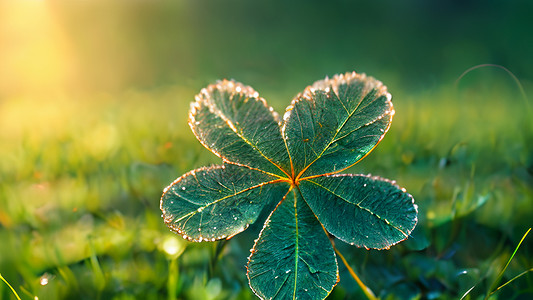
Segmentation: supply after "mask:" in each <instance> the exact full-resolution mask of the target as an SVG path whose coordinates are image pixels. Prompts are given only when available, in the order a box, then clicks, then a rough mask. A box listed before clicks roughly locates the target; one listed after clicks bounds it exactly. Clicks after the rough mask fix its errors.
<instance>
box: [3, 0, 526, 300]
mask: <svg viewBox="0 0 533 300" xmlns="http://www.w3.org/2000/svg"><path fill="white" fill-rule="evenodd" d="M532 14H533V2H532V1H528V0H516V1H480V0H477V1H476V0H466V1H423V0H407V1H392V0H388V1H387V0H381V1H348V0H333V1H327V2H326V1H309V0H307V1H303V0H295V1H244V0H226V1H205V0H197V1H186V0H177V1H163V0H154V1H147V0H144V1H142V0H135V1H125V0H117V1H83V0H76V1H52V0H51V1H44V0H19V1H14V0H6V1H2V2H1V3H0V273H1V275H2V276H3V277H4V278H5V279H6V280H7V281H8V282H9V283H10V284H11V285H12V286H13V287H14V289H15V290H16V291H17V292H18V293H19V295H20V296H21V298H22V299H36V298H39V299H176V298H178V299H255V298H256V297H255V296H254V295H253V293H252V292H251V290H250V289H249V288H248V283H247V279H246V275H245V273H246V270H245V264H246V258H247V256H248V255H249V249H250V248H251V247H252V245H253V240H254V239H255V238H256V237H257V235H258V233H259V230H260V228H261V224H256V226H252V227H251V228H250V229H248V230H247V231H246V232H244V233H242V234H240V235H238V236H237V237H235V238H233V239H232V240H231V241H230V242H218V243H200V244H194V243H189V242H186V241H184V240H183V239H181V238H180V237H179V236H177V235H174V234H173V233H171V232H169V230H168V229H167V228H166V226H165V225H164V224H163V220H162V219H161V217H160V215H161V212H160V211H159V198H160V196H161V193H162V190H163V188H164V187H165V186H166V185H168V184H169V183H171V182H172V181H173V180H174V179H175V178H177V177H179V176H181V175H182V174H183V173H185V172H187V171H189V170H191V169H194V168H198V167H201V166H204V165H208V164H213V163H219V162H220V161H219V159H218V158H217V157H216V156H214V155H213V154H211V153H210V152H209V151H208V150H206V149H203V147H202V146H201V145H200V144H199V142H197V141H196V139H195V138H194V136H193V134H192V133H191V132H190V129H189V127H188V125H187V114H188V109H189V103H190V102H191V101H193V99H194V95H195V94H196V93H198V92H199V91H200V89H201V88H203V87H205V86H206V85H208V84H210V83H213V82H214V81H216V80H217V79H222V78H233V79H235V80H237V81H241V82H243V83H245V84H247V85H251V86H252V87H254V88H255V89H256V90H257V91H258V92H259V93H260V95H262V96H263V97H265V98H266V99H267V101H269V103H270V104H271V105H272V106H273V107H274V108H275V110H277V111H278V112H279V113H281V114H282V113H283V111H284V109H285V107H286V106H287V105H288V104H289V102H290V100H291V99H292V97H293V96H295V95H296V94H297V93H298V92H300V91H302V90H303V89H304V88H305V86H307V85H309V84H312V83H313V82H314V81H316V80H319V79H322V78H324V77H325V76H333V75H334V74H336V73H344V72H347V71H357V72H361V73H363V72H364V73H367V74H368V75H371V76H374V77H376V78H378V79H379V80H381V81H383V82H384V84H385V85H387V86H388V88H389V91H390V92H391V93H392V95H393V103H394V106H395V110H396V115H395V118H394V121H393V124H392V127H391V130H390V131H389V133H388V134H387V136H386V137H385V139H384V140H383V142H381V144H380V145H379V146H378V147H377V148H376V149H375V150H374V152H373V153H372V154H371V155H369V156H368V157H367V158H365V160H364V161H362V162H361V163H360V164H358V165H356V166H354V167H353V168H352V169H351V170H350V171H351V172H353V173H372V174H376V175H378V174H379V175H380V176H383V177H387V178H391V179H396V180H397V181H398V183H399V184H400V185H401V186H403V187H405V188H406V189H407V190H408V191H409V192H410V193H411V194H412V195H413V196H414V198H415V200H416V203H417V204H418V206H419V211H420V216H419V224H418V226H417V229H416V230H415V232H414V234H413V237H412V238H410V239H409V240H407V241H405V242H403V243H400V244H399V245H397V246H395V247H393V248H392V249H391V250H388V251H373V250H371V251H367V250H364V249H358V248H354V247H350V246H347V245H341V242H338V244H337V246H338V247H339V249H340V250H341V252H342V253H344V255H345V256H346V258H347V259H348V261H349V263H350V264H351V266H352V267H353V268H354V269H355V270H356V271H357V272H358V274H359V275H360V277H361V279H362V280H363V282H365V283H366V284H367V285H368V286H369V287H370V288H371V289H372V290H373V291H374V293H375V294H376V295H378V296H380V297H381V298H382V299H413V298H416V299H457V298H460V297H461V296H462V295H463V294H464V293H466V292H467V291H468V290H469V289H470V288H471V287H473V286H474V285H476V284H477V285H476V287H475V288H474V289H473V290H472V291H471V292H470V294H469V296H467V297H470V298H467V299H479V298H480V297H481V298H483V297H484V296H485V295H486V294H487V291H488V290H489V288H490V285H491V284H492V283H493V282H494V281H495V280H496V278H497V276H498V273H499V272H500V271H501V270H502V269H503V267H504V265H505V263H506V262H507V260H508V259H509V257H510V255H511V254H512V253H513V250H514V249H515V247H516V246H517V245H518V242H519V241H520V239H521V238H522V236H523V235H524V233H525V232H526V230H527V229H528V228H530V227H531V226H532V223H533V221H532V220H533V110H532V109H533V108H532V107H531V106H532V105H533V104H532V103H531V101H532V100H531V99H529V100H528V97H529V98H531V97H533V96H532V95H533V55H532V53H533V35H532V34H531V31H532V30H533V18H531V15H532ZM475 66H479V67H478V68H474V69H471V68H472V67H475ZM465 72H466V73H465ZM532 239H533V237H528V238H526V239H525V241H524V243H523V244H522V246H521V248H520V249H519V250H518V251H517V253H516V255H515V257H514V259H513V260H512V262H511V264H510V265H509V267H508V268H507V269H506V271H505V273H504V276H503V280H502V281H501V284H503V283H504V282H507V281H509V280H510V279H512V278H513V277H514V276H517V275H519V274H521V273H522V272H524V271H527V270H530V271H531V268H532V267H533V257H532V255H531V253H533V241H532ZM339 270H340V276H341V281H340V283H339V285H338V286H337V287H336V288H335V289H334V291H333V292H332V294H331V295H330V296H329V297H330V299H359V298H362V297H364V296H363V294H362V293H361V292H360V291H359V290H358V287H357V285H356V284H355V282H353V279H352V278H351V277H350V276H349V274H348V272H347V270H346V269H345V268H344V266H342V265H340V266H339ZM493 297H494V299H530V298H531V297H533V276H532V275H531V273H526V274H525V275H523V276H520V277H519V278H518V279H516V280H514V281H513V282H511V283H510V284H509V285H507V286H505V287H504V288H502V289H501V290H500V291H498V292H497V293H495V294H494V296H493ZM0 299H15V297H14V296H13V295H12V293H11V291H10V289H9V288H8V286H7V285H5V284H4V283H3V282H0Z"/></svg>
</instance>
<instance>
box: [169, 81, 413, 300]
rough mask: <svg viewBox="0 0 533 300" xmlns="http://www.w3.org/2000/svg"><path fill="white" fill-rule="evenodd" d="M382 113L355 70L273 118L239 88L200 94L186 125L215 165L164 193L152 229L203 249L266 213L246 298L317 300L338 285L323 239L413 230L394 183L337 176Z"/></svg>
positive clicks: (380, 92)
mask: <svg viewBox="0 0 533 300" xmlns="http://www.w3.org/2000/svg"><path fill="white" fill-rule="evenodd" d="M393 115H394V110H393V107H392V103H391V96H390V94H389V93H388V92H387V90H386V87H385V86H384V85H383V84H382V83H381V82H380V81H378V80H376V79H374V78H372V77H367V76H365V75H364V74H357V73H355V72H353V73H346V74H342V75H336V76H334V77H333V78H331V79H328V78H326V79H324V80H321V81H317V82H315V83H314V84H313V85H311V86H309V87H307V88H306V89H305V90H304V91H303V92H302V93H301V94H299V95H297V96H296V97H295V98H294V100H293V101H292V103H291V105H290V106H289V107H288V108H287V110H286V112H285V115H284V117H283V120H280V119H279V117H278V114H277V113H276V112H275V111H274V110H273V109H272V108H271V107H269V106H268V105H267V103H266V101H265V100H264V99H263V98H261V97H259V95H258V93H257V92H256V91H255V90H253V89H252V88H251V87H249V86H245V85H243V84H241V83H238V82H235V81H228V80H223V81H219V82H217V83H216V84H214V85H210V86H208V87H207V88H205V89H203V90H202V91H201V92H200V94H198V95H197V96H196V102H194V103H193V104H192V106H191V111H190V116H189V125H190V127H191V129H192V131H193V132H194V134H195V135H196V137H197V138H198V140H199V141H200V142H201V143H202V144H203V145H204V146H205V147H206V148H208V149H209V150H211V151H212V152H213V153H214V154H216V155H217V156H219V157H220V158H222V160H223V164H222V165H217V166H212V167H206V168H200V169H197V170H193V171H190V172H189V173H187V174H185V175H183V176H181V177H179V178H178V179H177V180H175V181H174V182H173V183H172V184H171V185H170V186H168V187H167V188H165V190H164V194H163V196H162V197H161V210H162V212H163V218H164V221H165V223H166V224H167V225H168V226H169V227H170V228H171V229H172V230H174V231H176V232H177V233H179V234H180V235H182V236H183V237H184V238H185V239H188V240H190V241H195V242H202V241H215V240H219V239H227V238H230V237H232V236H234V235H236V234H237V233H240V232H242V231H243V230H245V229H246V228H247V227H248V226H249V225H250V224H252V223H254V222H255V221H256V220H257V218H258V217H259V216H260V215H261V212H263V211H265V210H267V209H268V210H271V212H270V215H269V217H268V219H267V220H266V222H265V224H264V226H263V229H262V231H261V233H260V235H259V238H258V239H257V240H256V242H255V245H254V247H253V249H252V250H251V252H252V254H251V255H250V257H249V259H248V265H247V269H248V279H249V283H250V286H251V288H252V290H253V291H254V292H255V294H256V295H257V296H259V297H260V298H262V299H295V298H306V299H323V298H325V297H326V296H327V295H328V294H329V293H330V292H331V291H332V289H333V287H334V286H335V285H336V284H337V282H338V267H337V261H336V255H335V251H334V246H333V244H332V242H331V240H330V238H329V235H332V236H334V237H336V238H338V239H340V240H342V241H344V242H346V243H350V244H352V245H356V246H358V247H365V248H374V249H387V248H389V247H390V246H392V245H394V244H396V243H398V242H400V241H402V240H404V239H406V238H407V237H409V234H410V233H411V231H412V230H413V229H414V227H415V225H416V222H417V207H416V205H415V204H414V200H413V198H412V196H411V195H409V194H408V193H406V191H405V189H403V188H400V187H398V186H397V185H396V184H395V182H393V181H389V180H387V179H383V178H379V177H373V176H367V175H352V174H341V173H340V172H342V171H343V170H345V169H347V168H349V167H351V166H352V165H354V164H355V163H357V162H358V161H359V160H361V159H362V158H363V157H365V156H366V155H367V154H368V153H369V152H370V151H372V149H374V147H375V146H376V145H377V144H378V143H379V141H381V139H382V138H383V136H384V135H385V133H386V132H387V130H388V129H389V127H390V124H391V121H392V117H393Z"/></svg>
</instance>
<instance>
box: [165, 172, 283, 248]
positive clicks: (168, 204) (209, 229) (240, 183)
mask: <svg viewBox="0 0 533 300" xmlns="http://www.w3.org/2000/svg"><path fill="white" fill-rule="evenodd" d="M288 189H289V185H288V184H287V183H285V182H279V181H278V180H277V178H276V177H272V176H270V175H267V174H265V173H261V172H258V171H255V170H251V169H247V168H243V167H239V166H234V165H222V166H214V167H210V168H202V169H198V170H194V171H191V172H189V173H187V174H185V175H183V176H182V177H180V178H178V179H177V180H176V181H174V183H172V184H171V185H170V186H169V187H167V188H166V189H165V192H164V194H163V196H162V197H161V210H162V211H163V218H164V220H165V223H166V224H167V225H168V226H169V227H170V228H171V229H172V230H174V231H176V232H177V233H179V234H181V235H182V236H183V237H184V238H186V239H188V240H191V241H195V242H201V241H214V240H218V239H223V238H229V237H231V236H233V235H235V234H237V233H239V232H241V231H243V230H245V229H246V228H247V227H248V226H249V225H250V224H252V223H253V222H255V220H256V219H257V217H258V216H259V214H260V213H261V211H262V210H263V207H265V205H267V204H269V203H272V202H273V201H279V199H281V198H282V197H283V195H284V194H285V193H287V191H288Z"/></svg>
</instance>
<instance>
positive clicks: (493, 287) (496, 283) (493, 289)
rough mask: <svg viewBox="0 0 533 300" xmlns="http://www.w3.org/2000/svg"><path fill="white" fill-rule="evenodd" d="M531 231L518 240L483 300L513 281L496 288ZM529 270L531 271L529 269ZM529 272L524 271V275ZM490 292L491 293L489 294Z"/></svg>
mask: <svg viewBox="0 0 533 300" xmlns="http://www.w3.org/2000/svg"><path fill="white" fill-rule="evenodd" d="M530 231H531V228H529V229H528V230H527V231H526V233H525V234H524V236H522V239H521V240H520V242H519V243H518V245H517V246H516V248H515V249H514V252H513V254H512V255H511V257H509V260H507V264H505V267H504V268H503V269H502V270H501V272H500V274H498V277H497V278H496V280H494V282H493V283H492V285H491V286H490V288H489V292H488V293H487V296H485V300H487V299H488V298H489V296H490V295H492V294H494V292H496V291H497V290H499V289H500V288H502V287H504V286H505V285H507V284H508V283H510V282H511V281H513V280H514V279H515V278H517V277H515V278H513V279H511V280H510V281H508V282H506V283H505V284H503V285H502V286H500V287H499V288H496V286H497V285H498V284H499V283H500V280H501V279H502V277H503V274H504V273H505V270H507V267H508V266H509V264H510V263H511V260H512V259H513V257H514V256H515V254H516V252H517V251H518V248H520V245H522V242H523V241H524V240H525V238H526V236H527V235H528V233H529V232H530ZM530 270H531V269H530ZM530 270H527V271H525V272H524V273H527V272H528V271H530ZM524 273H522V274H520V275H518V277H520V276H522V275H523V274H524ZM491 291H492V292H491Z"/></svg>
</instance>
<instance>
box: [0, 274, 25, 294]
mask: <svg viewBox="0 0 533 300" xmlns="http://www.w3.org/2000/svg"><path fill="white" fill-rule="evenodd" d="M0 279H2V281H3V282H5V283H6V284H7V286H8V287H9V288H10V289H11V291H12V292H13V295H15V297H17V299H18V300H20V297H19V295H18V294H17V292H16V291H15V289H14V288H13V287H12V286H11V284H9V282H7V280H6V279H5V278H4V276H2V273H0Z"/></svg>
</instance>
